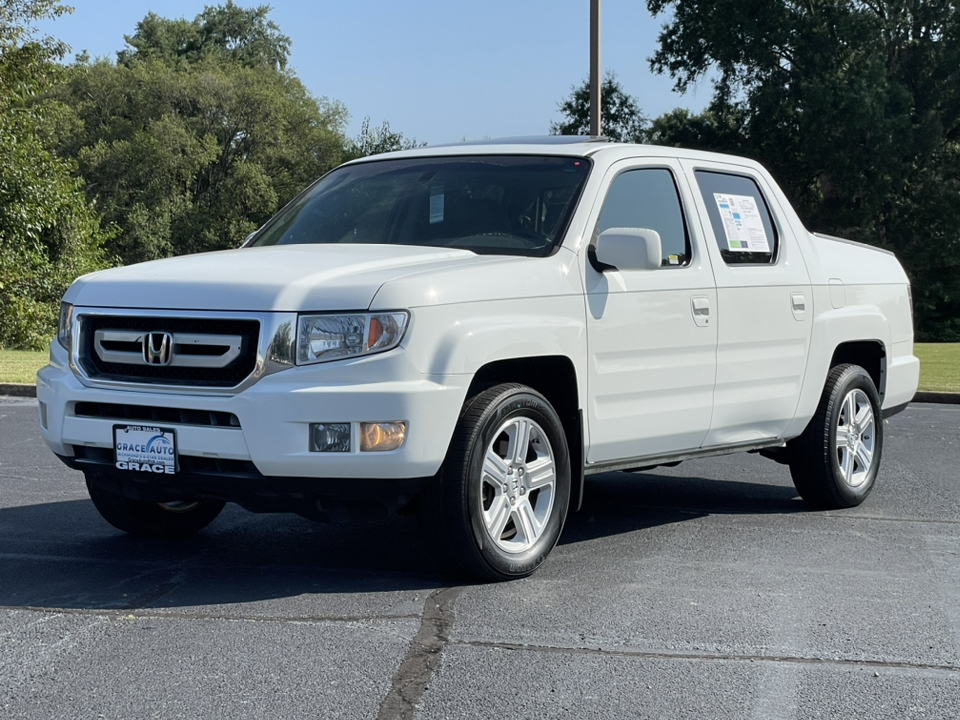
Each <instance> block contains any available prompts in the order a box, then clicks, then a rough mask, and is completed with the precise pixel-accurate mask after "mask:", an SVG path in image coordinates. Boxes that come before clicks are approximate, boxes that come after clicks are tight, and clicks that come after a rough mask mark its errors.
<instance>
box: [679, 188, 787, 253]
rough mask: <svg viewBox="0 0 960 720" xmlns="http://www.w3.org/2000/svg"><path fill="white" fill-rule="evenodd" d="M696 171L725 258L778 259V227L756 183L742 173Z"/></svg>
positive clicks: (714, 231) (714, 232) (711, 222)
mask: <svg viewBox="0 0 960 720" xmlns="http://www.w3.org/2000/svg"><path fill="white" fill-rule="evenodd" d="M696 175H697V182H698V183H699V185H700V192H701V194H702V195H703V201H704V203H705V204H706V206H707V214H708V215H709V216H710V224H711V225H712V226H713V234H714V235H715V236H716V238H717V244H718V245H719V246H720V255H721V256H722V257H723V259H724V261H725V262H726V263H727V264H728V265H736V264H748V263H752V264H758V263H764V264H770V263H773V262H776V258H777V231H776V228H774V226H773V219H772V218H771V217H770V210H769V208H768V207H767V203H766V201H765V200H764V199H763V195H762V194H761V193H760V188H758V187H757V183H756V182H754V181H753V179H752V178H748V177H744V176H742V175H728V174H726V173H716V172H707V171H706V170H697V171H696Z"/></svg>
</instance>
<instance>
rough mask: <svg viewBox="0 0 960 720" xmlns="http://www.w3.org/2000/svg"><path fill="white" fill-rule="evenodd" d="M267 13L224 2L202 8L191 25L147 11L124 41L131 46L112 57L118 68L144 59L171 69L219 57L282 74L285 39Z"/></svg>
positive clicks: (287, 40)
mask: <svg viewBox="0 0 960 720" xmlns="http://www.w3.org/2000/svg"><path fill="white" fill-rule="evenodd" d="M270 9H271V8H270V6H269V5H260V6H258V7H255V8H249V9H246V8H241V7H239V6H237V5H234V4H233V1H232V0H227V4H226V5H217V6H207V7H206V8H204V10H203V12H202V13H200V14H199V15H197V17H196V18H195V19H194V20H193V22H188V21H186V20H183V19H180V20H169V19H166V18H162V17H160V16H158V15H156V14H154V13H148V14H147V16H146V17H145V18H144V19H143V20H141V21H140V22H139V23H137V30H136V32H135V33H134V34H133V35H127V36H125V37H124V39H125V40H126V41H127V45H129V46H130V48H129V49H127V50H121V51H120V52H119V53H117V59H118V61H119V62H120V63H121V64H123V65H129V64H130V63H131V62H134V61H136V60H146V59H160V60H162V61H164V62H165V63H167V64H171V65H174V64H176V63H177V62H178V61H183V62H187V63H196V62H198V61H200V60H203V59H205V58H210V57H218V58H220V59H221V60H226V61H228V62H230V63H235V64H239V65H243V66H245V67H256V66H264V67H271V68H273V69H275V70H284V69H286V67H287V56H288V55H289V54H290V38H289V37H287V36H286V35H283V34H281V32H280V28H279V27H278V26H277V25H276V24H275V23H274V22H272V21H270V20H268V19H267V15H269V13H270Z"/></svg>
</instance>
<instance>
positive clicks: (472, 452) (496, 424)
mask: <svg viewBox="0 0 960 720" xmlns="http://www.w3.org/2000/svg"><path fill="white" fill-rule="evenodd" d="M518 416H524V417H527V418H529V419H531V420H533V421H534V422H536V423H537V424H538V425H539V426H540V428H541V429H542V430H543V432H544V433H545V434H546V436H547V440H548V441H549V443H550V446H551V450H552V451H553V458H554V465H555V467H556V491H555V492H556V494H555V497H554V501H553V508H552V511H551V514H550V519H549V520H548V521H547V526H546V528H545V529H544V532H543V534H542V535H541V536H540V537H539V538H538V539H537V542H536V543H534V545H533V547H531V548H530V549H529V550H526V551H524V552H522V553H515V554H514V553H507V552H505V551H504V550H502V549H500V548H499V547H497V545H496V543H495V542H494V541H493V539H492V538H491V537H490V535H489V533H488V532H487V529H486V528H485V527H484V524H483V518H482V516H481V513H480V495H481V484H482V483H481V478H482V468H483V461H484V457H485V455H486V451H487V448H488V447H489V446H490V444H491V443H492V442H493V440H494V439H495V438H494V433H496V432H497V430H498V429H499V428H500V427H501V425H502V424H503V423H504V422H506V421H508V420H510V419H512V418H514V417H518ZM464 467H465V469H466V475H467V477H466V478H465V480H466V482H465V491H466V492H465V493H464V495H465V497H464V501H465V507H464V510H465V511H466V516H467V518H468V519H469V524H470V531H471V534H472V536H473V540H474V542H475V544H476V547H477V549H478V550H479V552H480V555H481V556H482V558H483V560H484V562H485V563H486V564H488V565H489V566H490V568H491V569H492V570H493V571H495V572H496V573H498V574H500V575H503V576H505V577H522V576H524V575H529V574H530V573H531V572H533V571H534V570H535V569H536V568H537V567H538V566H539V565H540V564H541V563H542V562H543V561H544V559H546V557H547V555H548V554H549V553H550V551H551V550H552V549H553V547H554V545H556V543H557V540H558V539H559V537H560V532H561V530H562V529H563V524H564V520H565V519H566V510H567V506H568V504H569V500H570V453H569V451H568V448H567V441H566V436H565V434H564V431H563V426H562V424H561V423H560V418H559V417H558V416H557V414H556V412H555V411H554V409H553V408H552V407H551V405H550V404H549V402H547V400H546V399H545V398H543V397H542V396H541V395H539V394H538V393H535V392H533V391H531V390H529V389H518V390H516V391H515V392H514V393H513V394H511V395H507V396H506V397H501V398H499V399H498V400H497V401H496V402H494V403H491V405H490V406H488V407H487V409H486V411H485V412H484V414H483V416H482V418H481V420H480V423H479V432H478V433H477V434H476V435H475V437H474V440H473V442H472V444H471V446H470V449H469V451H468V456H467V458H466V462H465V464H464Z"/></svg>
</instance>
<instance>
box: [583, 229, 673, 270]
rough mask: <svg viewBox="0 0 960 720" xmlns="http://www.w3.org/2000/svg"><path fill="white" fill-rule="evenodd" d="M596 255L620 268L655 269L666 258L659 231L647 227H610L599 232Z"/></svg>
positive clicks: (598, 258) (603, 261)
mask: <svg viewBox="0 0 960 720" xmlns="http://www.w3.org/2000/svg"><path fill="white" fill-rule="evenodd" d="M594 254H595V256H596V258H597V260H598V261H600V262H601V263H603V264H604V265H608V266H612V267H615V268H617V269H618V270H656V269H657V268H659V267H660V265H661V260H662V258H663V244H662V242H661V240H660V233H658V232H657V231H656V230H650V229H648V228H610V229H609V230H604V231H603V232H602V233H600V237H598V238H597V242H596V245H595V246H594Z"/></svg>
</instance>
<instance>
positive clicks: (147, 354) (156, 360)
mask: <svg viewBox="0 0 960 720" xmlns="http://www.w3.org/2000/svg"><path fill="white" fill-rule="evenodd" d="M143 359H144V361H145V362H146V363H147V365H169V364H170V363H171V362H172V361H173V335H171V334H170V333H168V332H152V333H147V334H146V335H144V336H143Z"/></svg>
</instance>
